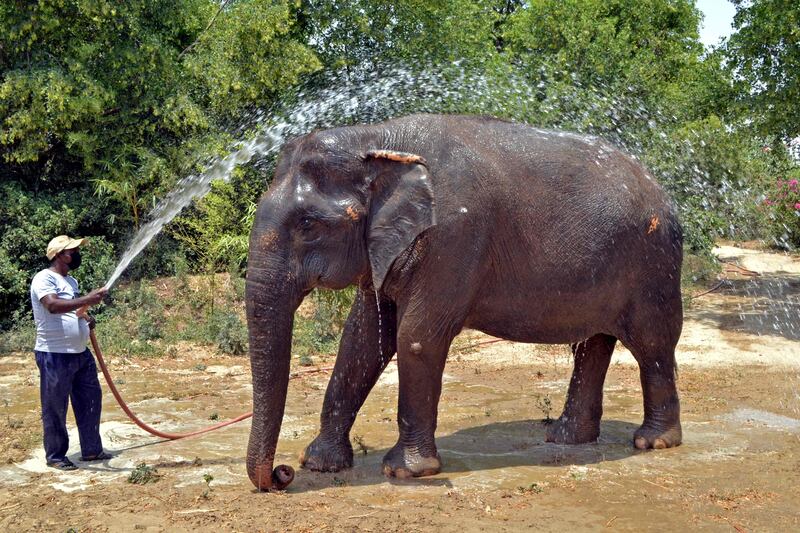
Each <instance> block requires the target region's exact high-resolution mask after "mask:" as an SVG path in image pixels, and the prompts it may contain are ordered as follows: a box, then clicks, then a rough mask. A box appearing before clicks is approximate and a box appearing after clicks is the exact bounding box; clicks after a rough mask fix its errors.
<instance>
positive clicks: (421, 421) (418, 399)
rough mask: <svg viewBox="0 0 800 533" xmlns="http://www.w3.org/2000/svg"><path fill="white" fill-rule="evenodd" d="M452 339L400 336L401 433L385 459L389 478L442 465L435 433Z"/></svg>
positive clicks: (429, 472)
mask: <svg viewBox="0 0 800 533" xmlns="http://www.w3.org/2000/svg"><path fill="white" fill-rule="evenodd" d="M401 329H402V326H401ZM451 341H452V337H448V338H446V339H436V340H433V341H431V340H429V339H427V338H424V337H422V336H417V335H403V334H402V333H401V335H400V338H399V340H398V353H397V364H398V371H399V378H400V393H399V397H398V409H397V425H398V428H399V433H400V436H399V439H398V441H397V444H395V445H394V447H392V449H390V450H389V452H388V453H387V454H386V455H385V456H384V458H383V473H384V474H385V475H386V476H387V477H397V478H410V477H420V476H429V475H433V474H436V473H438V472H439V471H440V470H441V468H442V462H441V459H440V458H439V453H438V452H437V450H436V442H435V440H434V434H435V432H436V420H437V411H438V406H439V397H440V395H441V392H442V373H443V372H444V365H445V360H446V359H447V351H448V349H449V347H450V342H451Z"/></svg>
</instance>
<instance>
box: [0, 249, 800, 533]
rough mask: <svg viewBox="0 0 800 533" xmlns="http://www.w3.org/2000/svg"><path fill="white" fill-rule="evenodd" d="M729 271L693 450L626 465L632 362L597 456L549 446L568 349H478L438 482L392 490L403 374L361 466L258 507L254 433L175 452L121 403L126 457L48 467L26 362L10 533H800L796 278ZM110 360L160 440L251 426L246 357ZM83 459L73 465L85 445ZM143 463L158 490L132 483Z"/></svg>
mask: <svg viewBox="0 0 800 533" xmlns="http://www.w3.org/2000/svg"><path fill="white" fill-rule="evenodd" d="M717 252H718V254H719V256H720V257H721V258H722V259H723V260H724V261H725V263H724V270H725V272H724V273H723V274H724V276H725V277H726V278H727V281H726V282H725V283H724V284H723V285H721V286H719V287H718V288H717V289H716V290H715V291H714V292H711V293H709V294H705V295H703V296H699V297H698V298H696V299H694V300H692V302H691V303H690V304H689V305H687V308H686V322H685V326H684V334H683V337H682V341H681V343H680V345H679V348H678V354H677V357H678V363H679V368H680V377H679V389H680V392H681V402H682V417H683V430H684V442H683V445H682V446H680V447H678V448H674V449H670V450H659V451H647V452H639V451H637V450H635V449H634V448H633V447H632V446H631V437H632V435H633V431H634V430H635V428H636V427H637V426H638V425H639V424H640V423H641V420H642V398H641V388H640V385H639V379H638V369H637V368H636V366H635V363H634V362H633V359H632V357H631V356H630V354H629V353H628V352H627V351H625V350H624V349H623V348H622V347H621V346H619V345H618V347H617V351H616V352H615V355H614V359H613V360H612V365H611V368H610V369H609V374H608V379H607V381H606V387H605V403H604V407H605V414H604V418H603V423H602V431H601V437H600V440H599V442H598V443H596V444H590V445H581V446H558V445H554V444H548V443H545V442H544V425H543V423H542V419H546V418H548V417H557V416H558V414H559V412H560V409H561V406H562V405H563V401H564V394H565V392H566V388H567V383H568V380H569V375H570V371H571V360H570V356H569V352H568V349H567V347H566V346H563V347H562V346H534V345H524V344H513V343H509V342H505V341H496V340H495V339H492V338H491V337H487V336H485V335H482V334H478V333H476V332H465V333H463V334H462V335H461V336H460V337H459V338H458V339H457V341H456V343H455V344H454V346H453V349H452V351H451V355H450V359H449V362H448V365H447V368H446V370H445V373H446V375H445V383H444V389H443V393H442V399H441V402H440V407H439V413H440V414H439V428H438V431H437V443H438V447H439V451H440V454H441V456H442V459H443V462H444V470H443V471H442V472H441V473H440V474H439V475H437V476H433V477H430V478H424V479H417V480H411V481H397V480H389V479H387V478H385V477H383V475H382V474H381V470H380V462H381V457H382V456H383V454H384V453H385V451H386V450H387V449H388V448H389V447H391V446H392V445H393V444H394V442H395V440H396V435H397V433H396V424H395V418H396V399H397V369H396V365H395V364H394V363H392V364H391V365H390V366H389V368H388V369H387V370H386V372H385V373H384V375H383V376H382V377H381V379H380V382H379V384H378V385H377V386H376V387H375V389H374V390H373V392H372V394H371V395H370V397H369V399H368V400H367V403H366V405H365V407H364V408H363V410H362V411H361V413H360V415H359V417H358V420H357V422H356V425H355V427H354V429H353V433H352V439H353V442H354V447H355V448H356V459H355V467H354V468H353V469H351V470H349V471H345V472H340V473H336V474H318V473H313V472H308V471H305V470H298V472H297V475H296V478H295V481H294V483H293V484H292V485H291V486H290V487H289V489H288V490H287V491H285V492H282V493H263V494H262V493H256V492H255V491H254V490H253V488H252V486H251V485H250V482H249V480H248V479H247V477H246V474H245V471H244V459H243V457H244V453H245V448H246V443H247V438H248V432H249V422H247V421H246V422H243V423H240V424H238V425H235V426H232V427H229V428H226V429H223V430H221V431H217V432H215V433H211V434H208V435H205V436H200V437H195V438H191V439H186V440H180V441H171V442H168V441H161V440H160V439H157V438H154V437H151V436H149V435H147V434H145V433H144V432H142V431H141V430H139V429H138V428H136V427H135V426H134V425H133V424H132V423H131V422H129V421H128V420H127V419H126V417H125V415H124V414H123V413H122V411H121V410H120V409H119V408H118V407H117V406H116V404H115V402H114V399H113V397H112V396H111V394H109V393H107V390H106V393H105V394H104V414H103V424H102V426H101V430H102V432H103V435H104V442H105V444H106V448H107V449H109V450H111V451H113V452H114V453H115V454H116V456H115V457H114V458H113V459H111V460H110V461H106V462H105V463H102V464H91V463H80V462H78V465H79V466H80V470H78V471H76V472H56V471H52V470H49V469H47V468H46V467H45V466H44V460H43V456H44V453H43V451H42V449H41V444H40V439H41V429H40V421H39V418H38V416H39V415H38V408H39V405H38V377H37V372H36V366H35V364H34V362H33V358H32V356H29V355H28V354H18V355H16V356H10V357H2V358H0V401H2V406H0V407H1V408H2V411H0V427H1V428H2V436H0V460H3V462H4V463H6V464H4V465H2V466H0V530H3V531H30V530H48V531H66V530H69V529H70V528H73V529H74V530H76V531H107V530H112V531H131V530H145V531H147V530H153V531H160V530H169V531H194V530H210V529H212V528H213V529H219V530H223V531H261V530H263V531H286V530H291V531H327V530H335V531H339V530H345V531H349V530H365V531H386V530H390V531H391V530H401V531H415V530H439V531H480V530H492V531H494V530H500V531H506V530H508V531H516V530H521V529H528V528H530V529H533V530H540V531H584V530H590V531H597V530H609V531H615V530H616V531H642V530H651V529H653V530H654V529H659V530H662V529H663V530H676V531H684V530H691V531H738V532H743V531H798V530H800V452H798V444H800V259H798V258H797V257H791V256H787V255H782V254H776V253H767V252H763V251H759V250H753V249H745V248H735V247H733V246H721V247H720V248H719V249H718V250H717ZM756 274H758V275H756ZM100 342H101V343H102V339H100ZM108 359H110V363H111V370H112V373H113V375H114V376H115V380H116V381H117V383H118V386H119V388H120V389H121V391H122V393H123V395H124V396H125V397H126V399H127V400H128V401H129V402H130V404H131V406H132V408H133V409H134V410H135V411H136V412H137V413H138V414H139V415H140V416H141V417H142V418H143V419H145V420H146V421H148V422H149V423H151V424H153V425H154V426H156V427H157V428H159V429H162V430H166V431H170V430H173V431H174V430H185V429H190V428H196V427H200V426H203V425H206V424H210V423H212V422H211V420H210V419H216V418H219V419H224V418H228V417H231V416H235V415H237V414H239V413H240V412H242V411H246V410H248V409H249V408H250V394H251V387H250V375H249V364H248V361H247V359H246V358H235V357H216V356H215V357H212V356H210V355H209V354H208V353H207V352H205V351H204V350H202V349H201V348H197V347H191V346H187V347H186V349H185V350H182V351H181V353H180V354H179V355H178V357H176V358H166V357H165V358H158V359H138V360H123V359H121V358H117V357H114V356H113V354H109V355H108ZM317 363H318V364H319V367H318V369H313V368H312V369H309V368H303V367H299V366H298V367H295V368H294V370H296V373H295V374H294V378H293V379H292V380H291V383H290V387H289V398H288V401H287V408H286V414H285V417H284V422H283V427H282V434H281V440H280V442H279V446H278V458H277V460H276V463H277V462H280V463H286V464H289V465H292V466H294V467H297V465H298V463H297V456H298V454H299V453H300V451H301V450H302V449H303V447H304V446H305V445H306V444H307V443H308V442H309V441H311V439H312V438H313V437H314V436H315V434H316V431H317V428H318V426H319V420H318V417H319V411H320V407H321V404H322V398H323V394H324V391H325V386H326V384H327V380H328V378H329V375H330V371H329V368H330V366H331V365H332V363H333V357H332V356H331V357H328V358H319V359H317ZM70 425H72V421H71V417H70ZM71 442H72V448H71V450H70V457H71V458H72V459H73V460H75V461H76V462H77V460H78V457H79V455H80V453H79V449H78V447H77V434H76V432H74V431H73V433H72V434H71ZM140 463H146V464H147V465H148V466H151V467H155V468H157V471H158V474H160V475H161V477H160V479H159V480H158V481H157V482H154V483H148V484H143V485H140V484H132V483H129V482H128V478H129V476H130V475H131V472H132V471H133V470H134V468H135V467H136V465H138V464H140Z"/></svg>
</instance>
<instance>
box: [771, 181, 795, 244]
mask: <svg viewBox="0 0 800 533" xmlns="http://www.w3.org/2000/svg"><path fill="white" fill-rule="evenodd" d="M797 174H800V172H798V173H797ZM762 209H763V211H764V212H765V214H766V216H767V217H768V218H769V220H770V222H771V225H772V228H773V235H774V238H775V243H776V244H777V245H778V246H779V247H781V248H800V180H798V179H797V178H796V177H791V178H790V177H787V178H785V179H779V180H777V181H776V182H775V184H774V186H773V187H772V190H771V191H769V192H768V194H767V197H766V198H764V202H763V206H762Z"/></svg>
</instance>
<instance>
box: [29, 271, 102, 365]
mask: <svg viewBox="0 0 800 533" xmlns="http://www.w3.org/2000/svg"><path fill="white" fill-rule="evenodd" d="M48 294H53V295H55V296H56V298H63V299H66V300H72V299H73V298H77V297H78V296H80V294H81V293H80V290H79V289H78V282H77V281H76V280H75V278H73V277H72V276H62V275H61V274H59V273H57V272H53V271H52V270H50V269H49V268H45V269H44V270H42V271H41V272H39V273H38V274H36V275H35V276H33V281H32V282H31V307H33V320H34V322H36V347H35V348H34V350H37V351H40V352H56V353H83V352H84V350H86V343H87V342H88V341H89V324H87V323H86V320H84V319H82V318H78V315H77V312H76V311H70V312H69V313H51V312H50V311H48V310H47V308H46V307H45V306H44V305H42V302H41V300H42V298H44V297H45V296H47V295H48Z"/></svg>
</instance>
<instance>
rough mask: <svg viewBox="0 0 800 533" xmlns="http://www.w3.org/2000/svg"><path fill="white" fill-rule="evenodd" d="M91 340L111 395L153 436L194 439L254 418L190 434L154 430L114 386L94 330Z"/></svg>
mask: <svg viewBox="0 0 800 533" xmlns="http://www.w3.org/2000/svg"><path fill="white" fill-rule="evenodd" d="M89 338H90V339H91V341H92V348H94V355H95V356H96V357H97V361H98V362H99V363H100V370H102V371H103V375H104V376H105V377H106V383H108V387H109V388H110V389H111V393H112V394H114V398H116V399H117V403H118V404H119V406H120V407H122V410H123V411H125V414H127V415H128V417H129V418H130V419H131V420H133V422H134V423H135V424H136V425H137V426H139V427H140V428H142V429H143V430H145V431H147V432H148V433H150V434H151V435H155V436H156V437H161V438H163V439H169V440H176V439H185V438H186V437H193V436H194V435H200V434H201V433H208V432H209V431H214V430H215V429H219V428H223V427H225V426H229V425H231V424H235V423H236V422H241V421H242V420H245V419H247V418H250V417H251V416H253V412H252V411H251V412H249V413H244V414H242V415H239V416H237V417H236V418H231V419H230V420H226V421H224V422H220V423H219V424H216V425H213V426H209V427H206V428H203V429H198V430H197V431H191V432H189V433H164V432H163V431H158V430H157V429H153V428H151V427H150V426H148V425H147V424H145V423H144V422H142V421H141V420H139V418H138V417H137V416H136V415H135V414H133V411H131V410H130V408H129V407H128V405H127V404H126V403H125V400H123V399H122V395H120V393H119V391H118V390H117V387H116V386H115V385H114V380H112V379H111V374H109V373H108V368H107V367H106V362H105V360H103V352H102V351H101V350H100V345H99V344H98V343H97V337H95V335H94V330H91V331H90V332H89Z"/></svg>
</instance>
